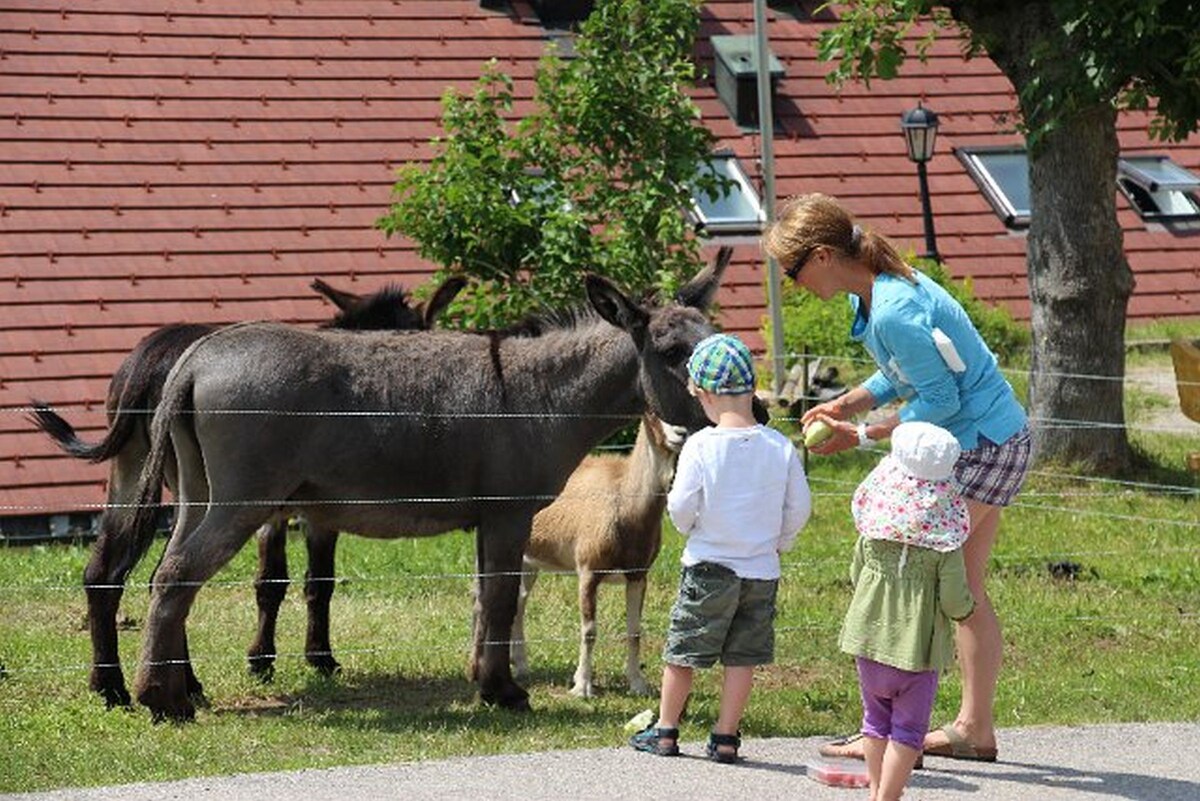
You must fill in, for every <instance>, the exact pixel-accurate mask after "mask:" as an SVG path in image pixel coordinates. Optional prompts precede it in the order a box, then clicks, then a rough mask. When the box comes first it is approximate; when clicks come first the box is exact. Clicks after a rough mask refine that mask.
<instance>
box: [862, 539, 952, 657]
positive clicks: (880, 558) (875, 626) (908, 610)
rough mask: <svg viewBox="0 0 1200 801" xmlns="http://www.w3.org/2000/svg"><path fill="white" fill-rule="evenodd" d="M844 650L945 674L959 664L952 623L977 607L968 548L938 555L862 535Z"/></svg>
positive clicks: (923, 549)
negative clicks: (966, 559) (969, 578)
mask: <svg viewBox="0 0 1200 801" xmlns="http://www.w3.org/2000/svg"><path fill="white" fill-rule="evenodd" d="M850 580H851V582H852V583H853V584H854V598H853V600H851V601H850V608H849V609H848V610H847V611H846V619H845V621H844V622H843V624H842V635H841V638H840V641H839V645H840V647H841V649H842V650H843V651H845V652H846V653H848V654H852V655H854V656H862V657H866V658H867V659H872V660H874V661H876V662H881V663H883V664H885V665H891V666H892V667H897V668H901V669H902V670H911V671H924V670H936V671H938V672H941V671H943V670H945V669H946V667H947V666H949V665H950V664H951V663H952V662H953V661H954V630H953V629H954V627H953V626H951V625H950V621H952V620H962V619H964V618H966V617H968V616H969V615H970V614H971V613H972V612H973V611H975V599H974V598H973V597H972V595H971V590H970V588H969V587H968V586H967V570H966V565H965V563H964V562H963V554H962V549H961V548H958V549H956V550H953V551H949V552H945V553H942V552H938V551H934V550H931V549H929V548H920V547H917V546H915V545H908V546H905V545H902V544H900V543H898V542H893V541H890V540H876V539H868V538H866V537H859V538H858V541H857V543H856V544H855V546H854V561H853V562H852V563H851V565H850Z"/></svg>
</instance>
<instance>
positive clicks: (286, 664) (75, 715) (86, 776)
mask: <svg viewBox="0 0 1200 801" xmlns="http://www.w3.org/2000/svg"><path fill="white" fill-rule="evenodd" d="M1135 413H1139V412H1135ZM1181 439H1183V438H1180V437H1173V438H1172V437H1163V436H1161V435H1160V436H1157V437H1150V436H1140V437H1138V440H1137V445H1138V448H1139V450H1140V452H1142V453H1144V454H1146V455H1147V456H1146V467H1145V468H1144V471H1143V473H1141V474H1139V476H1138V477H1137V478H1139V479H1140V480H1155V481H1158V482H1159V483H1169V484H1175V485H1177V486H1180V485H1182V484H1181V482H1188V481H1190V480H1191V479H1190V478H1189V477H1188V476H1187V474H1184V473H1182V472H1180V471H1178V470H1177V469H1176V468H1173V467H1170V466H1169V465H1172V464H1175V465H1177V464H1179V462H1178V460H1177V457H1178V455H1179V454H1182V453H1183V452H1184V450H1186V447H1187V445H1188V443H1186V442H1181V441H1180V440H1181ZM1191 446H1192V447H1193V448H1195V447H1196V446H1197V443H1196V442H1192V443H1191ZM872 462H873V458H872V457H870V456H869V455H865V454H859V453H850V454H846V455H842V456H839V457H833V458H826V459H820V458H814V459H813V460H812V463H811V466H810V467H811V478H812V485H813V489H814V491H815V492H816V493H817V497H816V513H815V516H814V519H813V522H812V523H811V524H810V526H809V527H808V528H807V529H806V530H805V531H804V532H803V534H802V537H801V540H800V542H799V544H798V547H797V549H796V550H795V551H794V552H792V553H790V554H788V555H787V556H786V560H785V573H784V580H783V584H782V587H781V597H780V617H779V621H778V663H777V664H776V665H774V666H771V667H769V668H766V669H763V670H762V671H761V673H760V675H759V678H758V682H757V685H756V689H755V694H754V696H753V698H752V701H751V704H750V708H749V711H748V714H747V716H746V719H745V721H744V724H743V729H744V731H745V732H746V734H747V735H748V736H753V737H768V736H805V735H812V734H818V733H826V734H833V733H837V732H845V731H849V730H851V729H852V728H854V726H855V725H856V720H857V716H858V701H857V690H856V684H855V677H854V671H853V665H852V662H851V661H850V659H849V657H847V656H845V655H842V654H840V653H839V652H838V650H837V648H836V636H837V630H838V626H839V624H840V618H841V615H842V612H843V610H844V609H845V605H846V603H847V601H848V592H849V586H848V580H847V579H846V577H845V574H846V570H847V559H848V555H849V551H850V547H851V541H852V531H853V529H852V526H851V522H850V519H849V514H848V511H847V506H848V500H849V495H850V493H851V492H852V490H853V488H854V486H855V484H856V483H857V481H858V480H859V479H860V478H861V477H862V476H863V475H864V474H865V472H866V471H867V469H868V468H869V466H870V465H871V464H872ZM1156 465H1157V466H1156ZM1189 486H1190V485H1189ZM1198 508H1200V504H1198V502H1197V498H1196V496H1195V495H1194V494H1187V493H1181V492H1172V491H1163V490H1156V489H1154V488H1149V487H1139V486H1131V485H1128V484H1117V483H1109V482H1084V481H1077V480H1074V479H1072V478H1070V477H1065V476H1063V475H1061V474H1057V475H1056V474H1054V473H1053V472H1051V471H1039V472H1038V473H1037V474H1035V475H1034V476H1033V478H1032V480H1031V482H1030V484H1029V485H1028V487H1027V489H1026V492H1025V493H1024V494H1023V496H1022V498H1021V499H1020V504H1019V505H1017V506H1015V507H1013V508H1012V509H1010V510H1009V511H1008V512H1007V513H1006V517H1005V520H1004V525H1003V529H1002V534H1001V539H1000V542H999V545H998V547H997V549H996V553H995V556H994V564H993V567H994V572H995V578H994V581H993V584H992V588H993V594H994V598H995V603H996V605H997V607H998V609H999V611H1000V614H1001V616H1002V619H1003V621H1004V624H1005V636H1006V640H1007V643H1008V650H1007V656H1006V664H1005V668H1004V672H1003V675H1002V679H1001V683H1000V687H999V695H998V698H997V703H996V712H997V717H998V720H999V724H1000V725H1001V726H1015V725H1028V724H1036V723H1059V724H1071V723H1087V722H1101V721H1105V722H1107V721H1141V720H1195V719H1197V718H1198V717H1200V694H1197V693H1196V692H1194V688H1195V687H1196V686H1197V684H1198V682H1200V665H1198V663H1197V661H1196V654H1197V653H1198V652H1200V618H1198V617H1197V612H1196V610H1197V609H1200V549H1197V546H1196V536H1197V529H1196V527H1195V526H1196V521H1197V519H1198V518H1200V515H1197V509H1198ZM160 547H161V546H160ZM680 548H681V540H680V538H679V536H678V535H676V534H675V533H674V532H670V531H668V533H667V535H666V545H665V548H664V552H663V553H662V555H661V556H660V558H659V561H658V562H657V564H656V565H655V567H654V570H653V572H652V575H651V580H650V592H649V594H648V598H647V609H646V616H645V621H644V630H645V632H646V637H645V645H644V662H645V663H646V668H647V674H648V675H649V676H651V677H652V678H653V679H655V680H656V679H657V677H658V672H659V670H660V669H661V662H660V661H659V657H658V654H659V651H660V649H661V647H662V639H663V634H664V632H665V630H666V623H667V621H666V614H667V610H668V608H669V605H670V602H671V600H672V598H673V593H674V590H675V582H676V574H677V563H678V557H679V551H680ZM253 551H254V549H253V548H247V549H245V550H244V552H243V553H242V554H240V555H239V556H238V557H237V558H236V559H235V560H234V562H232V563H231V564H230V565H229V566H227V567H226V568H225V569H224V570H223V571H222V572H221V573H220V574H219V575H218V576H217V578H216V579H215V580H214V582H213V583H211V584H210V585H209V586H207V587H206V588H205V589H204V590H202V591H201V593H200V595H199V597H198V600H197V603H196V606H195V607H194V608H193V611H192V614H191V618H190V621H189V634H190V643H191V650H192V654H193V658H194V660H195V663H196V670H197V673H198V674H199V676H200V678H201V680H202V681H203V682H204V683H205V686H206V689H207V692H208V695H209V698H210V699H211V702H212V706H211V707H210V708H209V709H202V710H201V711H200V712H199V714H198V719H197V722H196V723H194V724H189V725H182V726H179V725H170V724H163V725H153V724H151V723H150V720H149V715H148V714H147V712H146V710H144V709H140V708H138V709H135V710H134V711H133V712H127V711H120V710H117V711H105V710H104V708H103V705H102V704H101V702H100V701H99V699H98V698H96V697H93V696H92V695H91V694H90V693H89V691H88V690H87V686H86V684H87V664H88V661H89V658H90V651H89V644H88V636H87V632H86V629H85V625H84V616H85V604H84V597H83V593H82V591H81V590H80V589H78V582H79V576H80V574H81V570H82V567H83V565H84V563H85V562H86V559H87V549H86V547H67V546H53V547H32V548H9V549H7V550H4V551H0V608H2V609H3V610H4V614H3V616H2V618H0V663H3V665H4V666H5V670H6V672H5V674H4V677H3V678H0V791H23V790H38V789H46V788H54V787H66V786H86V785H101V784H113V783H123V782H132V781H145V780H159V779H168V778H179V777H185V776H199V775H208V774H224V773H232V772H243V771H269V770H280V769H289V768H300V767H323V766H331V765H347V764H364V763H378V762H391V761H397V760H421V759H430V758H437V757H446V756H452V755H459V754H480V753H495V752H511V751H530V750H540V749H549V748H560V747H596V746H617V745H620V744H621V743H622V742H623V737H624V735H623V734H622V732H621V724H622V723H623V722H624V721H625V720H626V719H628V718H629V717H630V716H632V715H633V714H634V713H636V712H638V711H639V710H641V709H643V708H646V707H648V706H652V705H654V702H653V701H651V700H650V699H644V698H637V697H632V696H630V695H627V694H626V692H625V690H624V681H623V644H622V643H621V642H620V640H619V637H618V635H619V633H620V631H621V630H622V629H623V619H622V614H623V598H622V595H623V593H622V592H621V591H620V590H619V588H617V587H606V588H605V589H604V590H603V591H602V592H601V605H600V612H599V615H600V618H599V619H600V625H601V642H600V644H599V646H598V648H597V670H598V683H599V687H600V695H599V697H597V698H595V699H593V700H590V701H583V700H579V699H576V698H573V697H572V696H570V695H569V694H568V693H567V687H568V686H569V684H570V679H571V674H572V672H573V668H574V658H575V651H576V641H577V631H578V629H577V623H576V617H575V587H574V580H573V578H571V577H565V576H544V577H543V578H542V580H541V581H540V582H539V585H538V587H537V590H536V593H535V595H534V597H533V599H532V601H531V604H530V619H529V623H528V636H529V638H530V639H531V643H530V646H529V648H530V659H531V663H532V666H533V670H534V675H533V676H532V679H531V681H530V682H529V689H530V691H531V694H532V703H533V705H534V709H535V711H534V712H533V714H530V715H518V714H513V713H509V712H506V711H502V710H495V709H489V708H483V707H481V706H479V704H478V703H477V701H476V700H475V694H474V691H473V688H472V687H471V686H470V685H469V684H468V683H467V682H466V680H465V678H464V664H465V657H466V649H467V641H468V636H469V626H470V622H469V621H470V599H469V590H470V587H469V580H468V579H466V578H463V577H462V576H461V575H460V574H463V573H467V572H469V571H470V570H471V569H472V565H473V540H472V538H471V537H469V536H467V535H465V534H461V533H460V534H450V535H445V536H442V537H437V538H430V539H420V540H397V541H392V542H377V541H371V540H364V539H359V538H355V537H345V538H343V540H342V544H341V548H340V551H339V555H338V574H339V576H341V577H343V580H342V582H341V583H340V585H339V586H338V588H337V592H336V595H335V597H334V607H333V634H334V647H335V650H336V652H337V654H338V657H339V658H340V660H341V662H342V664H343V666H344V670H343V672H342V674H341V675H339V676H338V677H336V678H334V679H328V680H327V679H323V678H321V677H319V676H318V675H316V674H315V673H314V672H312V671H311V670H309V669H308V668H307V667H306V666H305V665H304V663H303V660H302V659H301V658H300V657H299V656H298V655H297V652H298V651H300V650H301V648H302V639H303V626H304V608H303V602H302V600H301V598H300V595H299V593H297V592H295V590H294V589H293V591H292V592H291V593H290V594H289V599H288V601H287V602H286V603H285V606H284V609H283V613H282V616H281V620H280V630H279V639H278V642H279V647H280V650H281V651H282V652H284V655H283V656H281V658H280V660H279V665H278V669H277V672H276V676H275V680H274V682H273V683H272V684H269V685H261V684H258V683H256V682H255V681H254V680H252V679H251V678H250V677H249V676H248V675H247V672H246V669H245V662H244V653H245V648H246V646H247V644H248V642H249V639H250V635H251V633H252V630H253V627H254V624H255V611H254V592H253V587H252V586H251V585H250V583H249V582H250V579H251V577H252V576H253V571H254V564H253V558H254V553H253ZM154 557H155V554H153V553H152V554H151V555H150V556H149V557H148V558H147V559H146V560H145V561H144V562H143V564H142V565H140V566H139V568H138V569H137V571H136V572H135V574H134V576H133V577H132V579H131V585H133V587H134V588H133V589H131V590H130V591H129V592H128V593H127V595H126V599H125V604H124V606H123V617H122V623H123V627H124V630H123V631H122V635H123V640H122V646H121V648H122V657H123V660H124V663H125V665H126V669H127V672H128V673H130V674H131V673H132V666H133V665H135V663H136V657H137V653H138V648H139V640H140V635H141V624H142V622H143V621H144V620H145V615H146V608H147V594H146V590H145V588H144V585H145V582H146V581H147V578H148V575H149V570H150V567H151V566H152V565H153V564H154V562H155V558H154ZM290 559H291V571H292V575H293V576H299V575H302V574H303V570H304V565H303V548H302V546H301V543H299V542H293V543H292V546H291V548H290ZM1055 563H1060V572H1062V571H1064V570H1065V571H1067V572H1073V573H1074V576H1075V577H1074V578H1073V579H1070V578H1056V577H1055V576H1054V575H1053V574H1052V572H1051V570H1050V569H1049V566H1050V565H1051V564H1055ZM129 678H132V676H131V675H130V676H129ZM716 678H717V676H716V674H715V673H714V672H712V671H708V672H704V673H701V674H700V676H699V679H698V681H697V684H696V689H695V695H694V698H693V701H692V703H691V708H690V717H689V719H688V721H687V722H686V724H685V728H684V737H685V738H693V739H694V738H700V737H703V736H704V734H705V732H706V731H707V727H708V726H709V725H710V724H711V722H712V720H713V718H714V716H715V713H716V706H717V683H716ZM958 692H959V677H958V674H957V672H956V671H951V672H950V674H949V675H948V676H946V677H945V680H944V682H943V690H942V692H941V693H940V695H939V698H938V704H937V708H936V710H935V722H936V721H943V720H945V719H949V718H950V717H951V716H952V715H953V713H954V710H955V705H956V699H957V697H958Z"/></svg>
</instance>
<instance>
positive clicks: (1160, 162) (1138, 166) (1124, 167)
mask: <svg viewBox="0 0 1200 801" xmlns="http://www.w3.org/2000/svg"><path fill="white" fill-rule="evenodd" d="M1117 185H1118V186H1120V187H1121V191H1122V192H1123V193H1124V194H1125V197H1127V198H1129V202H1130V204H1131V205H1132V206H1133V207H1134V209H1136V210H1137V212H1138V214H1140V215H1141V216H1142V219H1144V220H1161V219H1179V218H1185V217H1200V177H1198V176H1196V175H1195V174H1194V173H1192V172H1190V171H1189V170H1186V169H1184V168H1183V167H1181V166H1179V165H1178V164H1176V163H1175V162H1173V161H1171V159H1170V158H1168V157H1166V156H1127V157H1124V158H1122V159H1120V161H1119V162H1118V164H1117Z"/></svg>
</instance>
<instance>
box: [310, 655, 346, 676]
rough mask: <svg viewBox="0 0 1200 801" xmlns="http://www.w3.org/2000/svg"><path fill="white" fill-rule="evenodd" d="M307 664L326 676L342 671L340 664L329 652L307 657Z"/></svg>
mask: <svg viewBox="0 0 1200 801" xmlns="http://www.w3.org/2000/svg"><path fill="white" fill-rule="evenodd" d="M308 664H309V665H311V666H312V668H313V669H314V670H316V671H317V672H318V673H320V674H321V675H322V676H325V677H326V678H328V677H330V676H335V675H337V674H338V673H341V672H342V666H341V664H340V663H339V662H338V661H337V660H336V659H334V658H333V657H332V656H330V655H329V654H318V655H316V656H310V657H308Z"/></svg>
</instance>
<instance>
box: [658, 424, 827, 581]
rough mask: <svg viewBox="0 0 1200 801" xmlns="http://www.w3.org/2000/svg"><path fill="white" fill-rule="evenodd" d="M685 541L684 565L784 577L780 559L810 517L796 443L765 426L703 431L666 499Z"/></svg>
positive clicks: (683, 456)
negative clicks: (701, 564) (717, 566)
mask: <svg viewBox="0 0 1200 801" xmlns="http://www.w3.org/2000/svg"><path fill="white" fill-rule="evenodd" d="M667 512H668V513H669V514H670V516H671V522H672V523H674V524H675V527H676V528H677V529H679V531H680V532H681V533H682V534H684V535H685V536H686V537H687V545H686V547H685V548H684V550H683V557H682V559H681V561H682V562H683V563H684V564H685V565H694V564H696V563H698V562H716V563H717V564H720V565H724V566H725V567H728V568H729V569H730V570H732V571H734V572H735V573H737V574H738V575H739V576H741V577H742V578H751V579H777V578H779V554H780V552H782V551H786V550H788V549H790V548H791V547H792V544H793V543H794V542H795V541H796V535H797V534H798V533H799V531H800V529H801V528H803V527H804V524H805V523H807V522H808V518H809V515H811V514H812V494H811V493H810V492H809V489H808V479H807V477H806V476H805V475H804V465H803V464H802V463H801V461H800V456H799V454H798V453H797V452H796V448H795V446H794V445H792V443H791V441H790V440H789V439H788V438H787V437H785V436H784V435H783V434H780V433H779V432H778V431H775V430H774V429H771V428H767V427H766V426H761V425H759V426H754V427H753V428H705V429H701V430H700V431H698V432H696V433H695V434H692V435H691V436H690V437H688V440H687V442H685V443H684V445H683V449H682V450H681V451H680V453H679V463H678V465H677V466H676V468H675V481H674V483H673V484H672V485H671V491H670V493H668V495H667Z"/></svg>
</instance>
